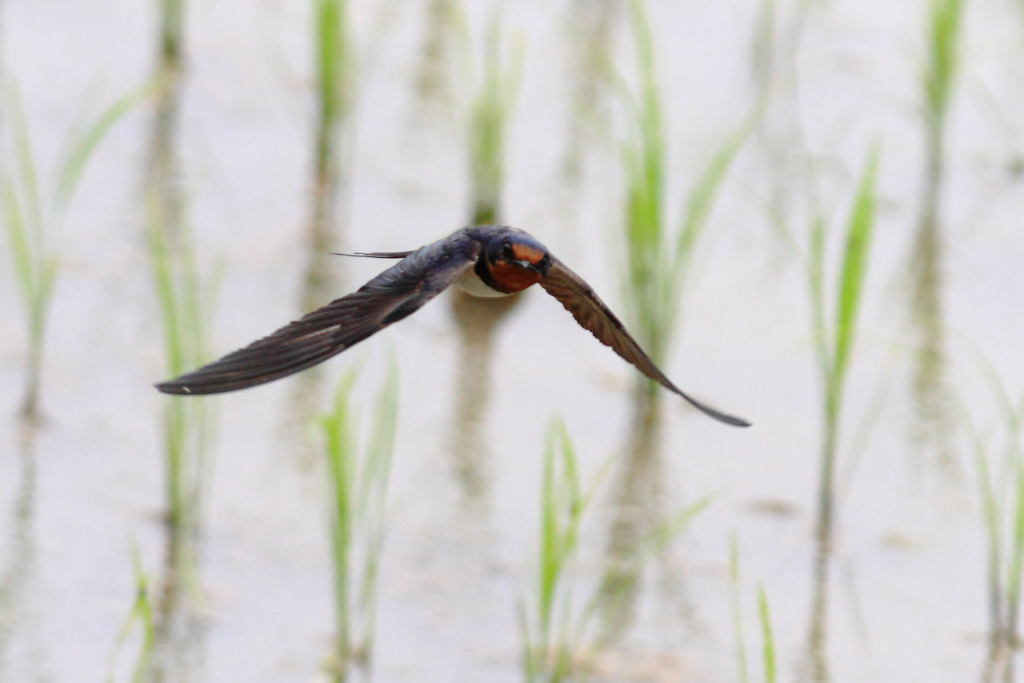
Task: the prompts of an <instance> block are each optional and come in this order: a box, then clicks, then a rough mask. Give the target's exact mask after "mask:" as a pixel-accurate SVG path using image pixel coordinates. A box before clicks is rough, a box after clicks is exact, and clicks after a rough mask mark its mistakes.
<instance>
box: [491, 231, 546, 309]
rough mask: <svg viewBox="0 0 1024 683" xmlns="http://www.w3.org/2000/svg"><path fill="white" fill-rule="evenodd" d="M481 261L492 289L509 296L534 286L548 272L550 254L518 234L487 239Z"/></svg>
mask: <svg viewBox="0 0 1024 683" xmlns="http://www.w3.org/2000/svg"><path fill="white" fill-rule="evenodd" d="M483 258H484V262H485V264H486V268H487V271H488V273H489V275H490V279H491V280H492V286H495V287H496V288H497V289H499V291H503V292H506V293H508V294H512V293H515V292H521V291H522V290H524V289H526V288H527V287H529V286H530V285H534V284H537V283H538V282H540V281H541V279H543V278H544V276H546V275H547V274H548V271H549V270H550V269H551V254H549V253H548V249H547V247H545V246H544V245H543V244H541V243H540V242H538V241H537V240H536V239H534V238H533V237H531V236H530V235H528V234H526V233H523V232H518V231H517V232H511V231H509V232H506V233H505V234H502V235H500V236H495V237H494V238H492V239H490V240H489V241H488V242H487V244H486V245H485V248H484V252H483Z"/></svg>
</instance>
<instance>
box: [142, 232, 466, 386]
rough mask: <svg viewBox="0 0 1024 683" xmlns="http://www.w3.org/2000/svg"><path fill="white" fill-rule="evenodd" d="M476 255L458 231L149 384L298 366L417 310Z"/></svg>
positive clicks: (244, 381) (273, 374) (207, 380)
mask: <svg viewBox="0 0 1024 683" xmlns="http://www.w3.org/2000/svg"><path fill="white" fill-rule="evenodd" d="M478 254H479V243H478V242H477V241H476V240H473V239H471V238H469V237H467V236H466V235H464V234H463V233H461V232H457V233H455V234H454V235H451V236H449V237H447V238H445V239H443V240H440V241H438V242H434V243H433V244H428V245H427V246H425V247H423V248H421V249H418V250H417V251H414V252H412V253H411V254H409V255H408V256H406V257H405V258H403V259H402V260H401V261H400V262H399V263H397V264H395V265H394V266H392V267H391V268H388V269H387V270H385V271H384V272H383V273H381V274H380V275H378V276H377V277H375V278H373V279H372V280H370V281H369V282H367V283H366V284H365V285H363V286H362V287H360V288H359V290H358V291H356V292H353V293H352V294H349V295H347V296H343V297H341V298H340V299H336V300H335V301H332V302H331V303H329V304H327V305H326V306H324V307H323V308H320V309H317V310H315V311H313V312H312V313H309V314H307V315H305V316H304V317H302V318H301V319H299V320H296V321H295V322H293V323H291V324H289V325H286V326H285V327H282V328H281V329H280V330H278V331H277V332H274V333H273V334H271V335H270V336H268V337H264V338H263V339H260V340H259V341H255V342H253V343H252V344H249V345H248V346H246V347H245V348H242V349H239V350H238V351H235V352H234V353H229V354H228V355H226V356H224V357H223V358H221V359H220V360H217V361H214V362H213V363H210V364H208V365H204V366H203V367H201V368H199V369H198V370H194V371H193V372H189V373H186V374H184V375H181V376H180V377H177V378H175V379H172V380H169V381H167V382H161V383H160V384H157V385H156V388H157V389H159V390H160V391H162V392H164V393H165V394H184V395H188V394H219V393H223V392H226V391H235V390H237V389H246V388H248V387H253V386H257V385H259V384H265V383H266V382H271V381H273V380H275V379H280V378H281V377H286V376H288V375H291V374H294V373H296V372H299V371H300V370H305V369H306V368H308V367H311V366H313V365H316V364H317V363H321V362H323V361H325V360H327V359H328V358H330V357H331V356H333V355H335V354H338V353H341V352H342V351H344V350H345V349H347V348H349V347H350V346H352V345H354V344H356V343H358V342H360V341H362V340H364V339H366V338H367V337H369V336H370V335H372V334H374V333H376V332H379V331H380V330H382V329H384V328H385V327H387V326H388V325H390V324H391V323H394V322H398V321H399V320H401V319H402V318H405V317H406V316H408V315H410V314H411V313H414V312H415V311H417V310H419V308H420V307H421V306H423V305H424V304H425V303H427V302H428V301H430V300H431V299H433V298H434V297H435V296H437V295H438V294H440V293H441V292H442V291H444V290H445V289H447V288H448V286H449V285H451V284H452V283H453V282H455V280H456V279H457V278H458V277H459V276H460V275H462V274H463V273H464V272H466V271H467V270H468V269H470V268H472V267H473V264H474V263H475V262H476V259H477V256H478Z"/></svg>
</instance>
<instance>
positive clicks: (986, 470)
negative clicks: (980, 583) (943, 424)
mask: <svg viewBox="0 0 1024 683" xmlns="http://www.w3.org/2000/svg"><path fill="white" fill-rule="evenodd" d="M985 369H986V375H987V377H988V380H989V385H990V387H991V391H992V394H993V397H994V398H995V401H996V404H997V407H998V412H999V416H1000V418H1001V422H1002V425H1001V427H1000V428H999V430H998V432H997V433H998V435H999V441H1001V442H1002V443H1001V444H1000V445H1001V446H1002V455H1001V456H1000V457H999V458H998V459H997V460H996V462H993V457H992V456H991V455H990V449H989V443H988V441H989V440H988V439H986V438H985V437H984V436H983V435H982V433H981V431H980V430H979V429H978V427H977V425H976V423H975V422H974V420H973V419H972V417H971V414H970V412H969V411H968V410H967V408H966V407H962V408H961V415H962V420H961V421H962V423H963V424H964V425H965V427H966V430H965V431H966V432H967V434H968V436H969V438H970V445H971V450H972V451H973V453H974V463H975V468H976V472H977V480H978V493H979V501H980V504H981V517H982V522H983V524H984V527H985V541H986V544H987V546H988V547H987V549H986V556H987V557H986V563H987V565H988V567H987V581H988V603H989V605H988V607H989V651H988V656H987V657H986V661H985V667H984V670H983V673H982V678H981V680H982V682H983V683H995V682H996V681H1003V682H1004V683H1011V682H1012V681H1013V680H1015V677H1014V658H1015V657H1014V655H1015V651H1016V648H1017V644H1018V643H1019V642H1020V636H1019V630H1020V626H1019V623H1020V593H1021V579H1022V575H1024V446H1022V443H1021V434H1022V427H1024V394H1022V396H1021V397H1020V399H1019V400H1018V401H1017V402H1016V403H1015V402H1014V401H1013V400H1012V399H1011V398H1010V395H1009V393H1008V392H1007V390H1006V387H1005V385H1004V384H1003V383H1002V381H1001V380H1000V378H999V375H998V374H997V373H996V372H995V370H994V369H993V368H992V367H991V366H989V365H988V364H987V363H986V368H985Z"/></svg>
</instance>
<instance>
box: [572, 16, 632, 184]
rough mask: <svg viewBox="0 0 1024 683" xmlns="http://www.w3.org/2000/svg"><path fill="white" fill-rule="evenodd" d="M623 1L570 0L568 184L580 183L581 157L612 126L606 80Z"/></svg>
mask: <svg viewBox="0 0 1024 683" xmlns="http://www.w3.org/2000/svg"><path fill="white" fill-rule="evenodd" d="M622 7H623V3H622V0H573V2H572V4H571V5H570V6H569V17H570V19H569V26H570V28H569V31H571V35H570V36H569V38H570V42H569V45H570V47H572V48H573V54H572V55H571V59H572V62H571V64H570V73H569V78H570V81H571V82H570V84H569V86H568V89H569V106H570V111H569V116H568V118H567V122H568V127H567V130H566V133H565V151H564V152H563V157H562V172H563V173H564V175H565V177H566V179H567V180H568V182H569V183H570V184H572V185H575V184H576V183H577V182H578V181H579V180H580V173H581V170H582V166H583V156H584V153H585V151H586V149H587V147H588V145H589V143H590V142H591V141H592V139H594V138H600V137H601V136H603V135H607V133H608V132H609V130H608V128H609V126H610V125H611V124H610V119H611V112H610V111H609V110H608V106H607V103H608V99H607V79H608V69H609V68H610V65H611V64H612V55H611V49H612V46H613V45H614V44H615V43H614V40H613V37H614V31H615V29H616V27H618V26H619V25H620V21H619V18H620V15H621V14H622Z"/></svg>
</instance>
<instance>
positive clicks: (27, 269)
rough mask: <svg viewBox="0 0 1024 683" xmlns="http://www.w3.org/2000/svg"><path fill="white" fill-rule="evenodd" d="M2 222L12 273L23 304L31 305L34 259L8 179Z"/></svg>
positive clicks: (22, 217) (33, 290) (5, 187)
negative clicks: (12, 267) (8, 248)
mask: <svg viewBox="0 0 1024 683" xmlns="http://www.w3.org/2000/svg"><path fill="white" fill-rule="evenodd" d="M3 202H4V217H5V219H6V220H5V221H4V223H5V224H6V225H7V240H8V242H9V243H10V245H11V259H12V261H13V262H14V273H15V275H16V277H17V279H18V287H19V288H20V289H21V295H22V298H24V300H25V305H26V306H28V307H31V304H32V301H34V300H35V298H36V294H35V291H36V278H35V275H34V274H33V273H34V264H35V261H34V259H33V256H32V248H31V246H30V244H29V239H28V235H27V234H26V227H25V216H24V213H23V212H22V210H21V205H20V204H19V202H18V196H17V194H16V193H15V190H14V186H13V185H12V184H11V182H10V181H7V180H4V181H3Z"/></svg>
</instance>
